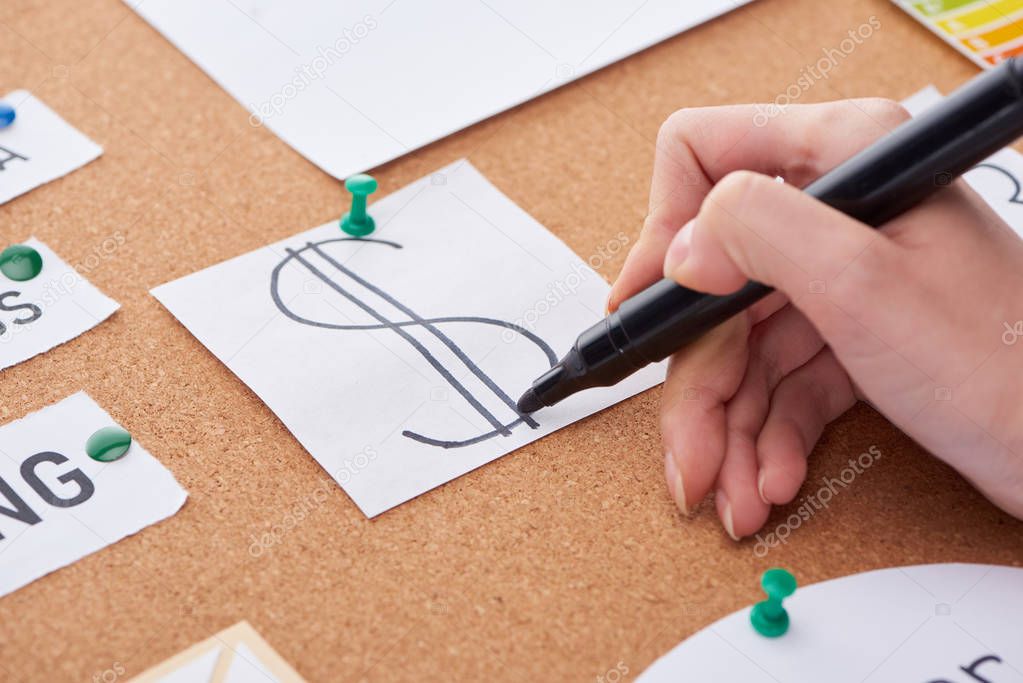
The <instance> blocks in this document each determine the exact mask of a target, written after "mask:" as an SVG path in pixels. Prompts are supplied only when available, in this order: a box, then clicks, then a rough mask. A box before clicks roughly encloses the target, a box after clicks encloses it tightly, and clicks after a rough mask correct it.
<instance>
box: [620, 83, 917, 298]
mask: <svg viewBox="0 0 1023 683" xmlns="http://www.w3.org/2000/svg"><path fill="white" fill-rule="evenodd" d="M767 111H768V110H767V109H765V108H764V107H763V106H762V105H753V104H750V105H733V106H722V107H703V108H699V109H682V110H679V111H677V112H675V113H674V114H672V115H671V116H670V117H668V120H667V121H665V122H664V124H663V125H662V126H661V129H660V131H659V132H658V134H657V145H656V151H655V154H654V171H653V179H652V181H651V185H650V207H649V210H648V214H647V218H646V220H645V221H644V223H643V230H642V232H641V233H640V236H639V240H638V241H637V242H636V244H635V245H634V246H633V247H632V250H631V251H630V252H629V255H628V257H627V258H626V259H625V265H624V267H623V268H622V272H621V274H620V275H619V276H618V279H617V280H616V281H615V283H614V285H613V286H612V288H611V295H610V297H609V298H608V308H609V310H611V311H613V310H615V309H616V308H617V307H618V305H619V304H620V303H621V302H622V301H623V300H624V299H627V298H628V297H630V296H632V295H633V294H635V293H636V292H638V291H640V290H641V289H643V288H644V287H647V286H649V285H651V284H653V283H654V282H656V281H657V280H659V279H660V278H661V277H662V273H663V263H664V253H665V251H666V250H667V248H668V244H669V243H670V242H671V239H672V238H673V237H674V236H675V234H676V233H677V232H678V231H679V230H680V229H681V228H682V226H683V225H685V223H686V222H688V221H689V220H690V219H691V218H693V217H694V216H695V215H696V213H697V211H698V210H699V208H700V204H702V203H703V200H704V198H705V197H706V196H707V193H708V192H710V189H711V188H712V187H713V186H714V184H715V183H716V182H717V181H718V180H720V179H721V178H723V177H724V176H726V175H728V174H729V173H731V172H732V171H738V170H749V171H756V172H758V173H763V174H765V175H771V176H781V177H782V178H784V179H785V181H786V182H787V183H789V184H792V185H795V186H796V187H803V186H804V185H807V184H809V183H810V182H811V181H813V180H815V179H817V178H818V177H820V176H821V175H823V174H824V173H826V172H827V171H829V170H831V169H832V168H834V167H835V166H837V165H838V164H839V163H841V162H842V161H845V160H846V159H847V158H849V157H850V156H852V155H853V154H854V153H856V152H858V151H859V150H861V149H863V148H864V147H866V146H867V145H868V144H870V143H871V142H873V141H874V140H876V139H877V138H879V137H881V136H882V135H884V134H885V133H887V132H889V131H890V130H892V129H893V128H895V127H896V126H897V125H898V124H899V123H901V122H902V121H903V120H904V119H905V113H904V110H903V109H902V107H901V106H899V104H898V103H896V102H893V101H891V100H884V99H859V100H842V101H838V102H827V103H824V104H806V105H791V106H789V107H787V108H785V109H784V110H783V111H782V112H781V113H779V114H778V115H777V116H775V117H774V118H771V117H770V116H768V113H767Z"/></svg>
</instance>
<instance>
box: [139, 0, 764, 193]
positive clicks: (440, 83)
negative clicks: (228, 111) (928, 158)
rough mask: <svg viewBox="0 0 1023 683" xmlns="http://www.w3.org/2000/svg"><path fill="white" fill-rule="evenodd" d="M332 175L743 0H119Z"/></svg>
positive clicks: (442, 132) (451, 128) (381, 158)
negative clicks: (634, 0)
mask: <svg viewBox="0 0 1023 683" xmlns="http://www.w3.org/2000/svg"><path fill="white" fill-rule="evenodd" d="M125 1H126V2H127V3H128V4H129V5H131V6H132V7H133V9H135V11H137V12H138V13H139V14H140V15H141V16H142V17H143V18H144V19H145V20H146V21H148V22H149V23H151V24H152V25H153V26H154V27H155V28H156V29H157V30H159V31H160V32H161V33H163V34H164V36H166V37H167V39H168V40H170V41H171V42H172V43H174V45H176V46H177V47H178V48H179V49H180V50H181V51H183V52H184V53H185V54H186V55H188V57H189V58H191V59H192V60H193V61H194V62H195V63H196V64H198V65H199V67H200V68H202V69H203V70H204V71H206V73H208V74H209V75H210V76H211V77H212V78H213V80H215V81H216V82H217V83H219V84H220V85H221V86H222V87H223V88H224V89H225V90H227V91H228V92H229V93H230V94H231V95H232V96H233V97H234V98H235V99H237V100H238V101H239V102H240V103H241V104H243V105H244V106H245V107H246V108H247V109H248V110H249V111H250V112H253V115H252V117H250V121H253V122H258V121H260V120H261V121H263V123H265V125H266V126H267V127H269V128H270V129H271V130H272V131H273V132H274V133H276V134H277V135H278V136H280V137H281V139H283V140H284V141H285V142H286V143H288V144H289V145H291V146H292V147H293V148H294V149H295V150H296V151H298V152H299V153H300V154H302V155H303V156H305V157H306V158H307V159H309V160H310V161H312V162H313V163H314V164H316V165H317V166H319V167H320V168H322V169H323V170H324V171H326V172H327V173H330V174H331V175H333V176H334V177H336V178H343V177H345V176H348V175H351V174H352V173H355V172H358V171H362V170H365V169H367V168H372V167H374V166H378V165H380V164H382V163H384V162H385V161H388V160H390V159H393V158H395V157H398V156H400V155H402V154H405V153H406V152H409V151H412V150H413V149H416V148H418V147H421V146H423V145H425V144H428V143H430V142H433V141H434V140H439V139H440V138H442V137H444V136H446V135H449V134H451V133H453V132H455V131H457V130H459V129H461V128H464V127H466V126H468V125H470V124H472V123H475V122H477V121H480V120H482V119H484V118H486V117H488V116H492V115H494V114H496V113H498V112H500V111H503V110H505V109H508V108H510V107H513V106H515V105H517V104H520V103H522V102H525V101H527V100H529V99H531V98H533V97H536V96H538V95H540V94H542V93H545V92H547V91H549V90H553V89H554V88H557V87H559V86H561V85H564V84H565V83H568V82H571V81H573V80H575V79H577V78H580V77H581V76H584V75H586V74H588V73H590V72H592V71H594V70H596V69H599V68H601V67H603V66H606V65H608V64H610V63H612V62H614V61H617V60H619V59H622V58H623V57H626V56H628V55H630V54H633V53H635V52H638V51H640V50H642V49H644V48H647V47H649V46H650V45H653V44H654V43H657V42H659V41H661V40H664V39H666V38H668V37H670V36H673V35H675V34H677V33H680V32H682V31H684V30H686V29H688V28H691V27H693V26H696V25H697V24H700V23H702V22H705V21H707V20H709V19H711V18H713V17H716V16H718V15H720V14H723V13H725V12H728V11H730V10H732V9H735V8H736V7H739V6H741V5H743V4H746V2H749V0H702V1H701V2H678V1H677V0H646V1H645V2H637V3H615V2H590V1H588V0H570V1H568V0H562V1H561V2H541V1H540V0H525V1H524V0H487V1H486V2H481V1H480V0H431V2H393V0H349V1H347V2H331V1H330V0H298V1H297V2H296V1H294V0H288V1H285V0H232V1H231V2H207V1H206V0H146V2H137V1H136V0H125Z"/></svg>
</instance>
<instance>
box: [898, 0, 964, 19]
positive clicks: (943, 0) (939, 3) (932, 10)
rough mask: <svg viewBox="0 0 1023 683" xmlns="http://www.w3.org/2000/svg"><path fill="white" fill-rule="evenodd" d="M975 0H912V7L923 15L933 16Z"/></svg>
mask: <svg viewBox="0 0 1023 683" xmlns="http://www.w3.org/2000/svg"><path fill="white" fill-rule="evenodd" d="M975 2H977V0H923V1H922V2H914V3H913V7H915V8H916V10H917V11H918V12H920V14H922V15H924V16H925V17H933V16H937V15H939V14H943V13H945V12H951V11H952V10H954V9H959V8H960V7H966V6H967V5H972V4H973V3H975Z"/></svg>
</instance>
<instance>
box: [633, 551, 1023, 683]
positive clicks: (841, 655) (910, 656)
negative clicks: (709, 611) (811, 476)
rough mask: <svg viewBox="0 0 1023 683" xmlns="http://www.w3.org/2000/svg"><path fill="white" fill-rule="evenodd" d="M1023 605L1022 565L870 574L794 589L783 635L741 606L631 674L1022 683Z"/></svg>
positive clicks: (752, 680) (792, 681)
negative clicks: (766, 630)
mask: <svg viewBox="0 0 1023 683" xmlns="http://www.w3.org/2000/svg"><path fill="white" fill-rule="evenodd" d="M754 587H755V586H754ZM751 597H753V596H752V594H751ZM762 597H763V596H761V598H760V599H762ZM1020 605H1023V570H1021V569H1018V568H1014V567H996V566H990V565H977V564H940V565H923V566H916V567H904V568H894V569H882V570H878V571H873V572H866V573H864V574H856V575H854V576H847V577H844V578H840V579H834V580H832V581H825V582H823V583H818V584H815V585H812V586H807V587H802V588H799V589H797V590H796V593H795V595H793V596H791V597H789V598H787V599H786V600H785V602H784V606H785V608H786V610H787V611H788V613H789V619H790V623H791V625H790V627H789V631H788V633H786V634H785V635H783V636H781V637H779V638H765V637H763V636H761V635H759V634H757V633H756V632H755V631H754V630H753V627H752V626H751V625H750V621H749V612H750V608H746V609H744V610H741V611H739V612H736V613H734V614H732V615H731V616H728V617H725V618H724V619H721V620H720V621H717V622H715V623H714V624H712V625H711V626H709V627H707V628H706V629H704V630H702V631H700V632H699V633H697V634H696V635H694V636H693V637H691V638H689V639H688V640H686V641H685V642H683V643H682V644H680V645H678V646H677V647H676V648H675V649H673V650H672V651H671V652H669V653H668V654H666V655H665V656H663V657H662V658H661V659H659V660H657V661H656V662H655V663H654V664H653V665H652V666H651V667H650V668H649V669H647V670H646V671H645V672H644V673H643V675H641V676H640V677H639V678H638V679H637V681H639V682H641V683H660V682H662V681H663V682H664V683H669V682H671V683H676V682H677V681H681V680H686V681H689V680H692V681H715V683H778V682H779V681H784V683H820V682H821V681H829V683H883V682H887V681H903V682H905V683H977V682H978V681H988V682H990V683H1023V610H1021V609H1020ZM967 671H973V673H974V674H975V675H973V676H971V675H970V674H969V673H967Z"/></svg>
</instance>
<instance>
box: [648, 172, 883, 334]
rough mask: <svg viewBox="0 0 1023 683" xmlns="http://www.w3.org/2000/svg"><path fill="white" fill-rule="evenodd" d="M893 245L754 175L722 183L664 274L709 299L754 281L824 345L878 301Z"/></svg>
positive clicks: (671, 252)
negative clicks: (803, 319)
mask: <svg viewBox="0 0 1023 683" xmlns="http://www.w3.org/2000/svg"><path fill="white" fill-rule="evenodd" d="M895 249H896V245H894V244H893V243H892V242H891V241H890V240H888V238H886V237H885V236H884V235H883V234H881V233H880V232H878V231H876V230H874V229H872V228H870V227H869V226H867V225H865V224H863V223H860V222H859V221H856V220H853V219H852V218H849V217H848V216H846V215H845V214H843V213H841V212H839V211H836V210H835V209H832V208H831V207H829V206H827V205H826V204H823V203H821V202H819V201H817V200H816V199H814V198H813V197H811V196H809V195H807V194H805V193H804V192H802V191H800V190H798V189H796V188H794V187H791V186H789V185H785V184H784V183H780V182H776V181H775V180H773V179H771V178H769V177H767V176H765V175H761V174H758V173H752V172H749V171H737V172H734V173H730V174H729V175H727V176H725V177H724V178H723V179H722V180H721V181H720V182H719V183H718V184H717V185H715V186H714V189H713V190H711V192H710V193H709V194H708V195H707V197H706V199H705V200H704V202H703V204H702V206H701V207H700V211H699V213H698V214H697V216H696V218H695V219H693V221H691V222H690V223H689V224H688V225H686V226H685V227H684V228H683V229H682V230H681V231H680V232H679V233H678V234H677V235H676V236H675V238H674V239H673V241H672V243H671V245H670V246H669V247H668V251H667V253H666V255H665V260H664V274H665V276H666V277H669V278H672V279H674V280H675V281H676V282H678V283H679V284H681V285H684V286H686V287H689V288H690V289H695V290H697V291H701V292H708V293H711V294H728V293H731V292H734V291H736V290H737V289H739V288H740V287H741V286H742V285H744V284H745V283H746V281H747V280H756V281H757V282H761V283H763V284H765V285H769V286H771V287H774V288H775V289H777V290H779V291H781V292H782V293H784V294H785V295H786V296H787V297H788V299H789V300H790V301H791V302H792V304H793V305H795V306H796V307H797V308H799V309H800V310H802V311H803V313H804V314H805V315H806V316H807V317H808V318H809V319H810V320H811V322H813V323H814V325H815V327H817V329H818V331H819V332H820V333H821V335H822V336H823V337H824V338H825V340H827V341H828V342H829V343H833V342H835V341H838V340H836V339H834V338H833V337H835V336H836V335H837V336H842V335H843V334H845V333H847V332H848V331H849V327H848V325H849V318H850V316H851V317H852V318H858V317H859V315H858V312H859V311H860V310H861V307H862V306H864V304H865V303H869V302H870V301H871V299H873V301H875V302H876V301H877V298H876V297H877V296H882V295H883V294H884V290H886V289H888V287H889V286H890V285H891V284H894V283H893V279H894V278H895V277H896V276H897V272H898V271H897V270H896V269H894V268H890V267H887V266H886V264H890V263H892V260H893V259H894V257H895V254H894V252H895Z"/></svg>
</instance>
